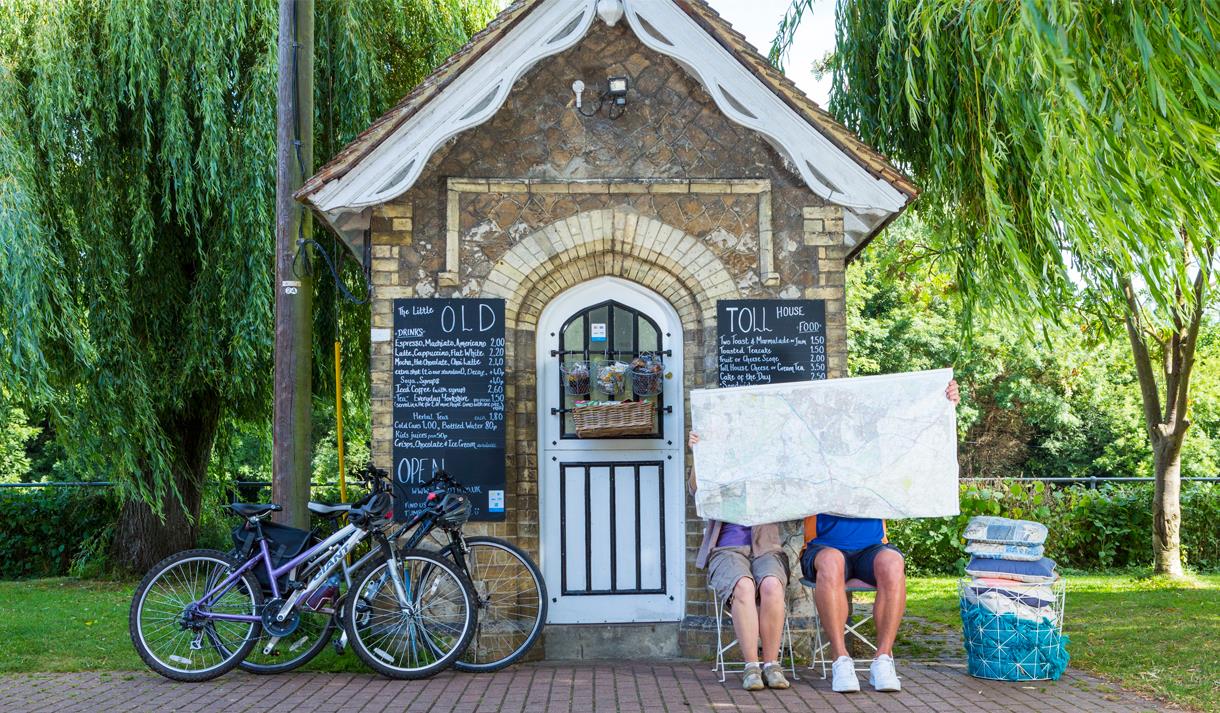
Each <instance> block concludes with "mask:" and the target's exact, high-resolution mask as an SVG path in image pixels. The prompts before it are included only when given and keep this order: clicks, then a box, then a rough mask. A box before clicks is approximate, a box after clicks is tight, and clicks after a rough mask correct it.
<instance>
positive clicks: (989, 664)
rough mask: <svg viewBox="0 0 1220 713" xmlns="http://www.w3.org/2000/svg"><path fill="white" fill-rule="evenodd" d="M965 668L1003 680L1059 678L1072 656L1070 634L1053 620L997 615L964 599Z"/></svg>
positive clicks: (974, 672) (962, 607) (984, 676)
mask: <svg viewBox="0 0 1220 713" xmlns="http://www.w3.org/2000/svg"><path fill="white" fill-rule="evenodd" d="M961 613H962V634H963V640H964V644H965V647H966V671H967V672H968V673H969V674H970V675H971V676H977V677H979V678H989V679H995V680H1000V681H1039V680H1046V679H1052V680H1059V677H1060V676H1062V675H1063V672H1064V671H1065V670H1066V669H1067V665H1068V661H1069V660H1070V658H1071V657H1070V656H1069V655H1068V651H1067V644H1068V637H1067V636H1064V635H1063V633H1062V632H1060V630H1059V627H1058V626H1056V625H1055V624H1054V623H1052V622H1051V621H1050V619H1043V620H1041V621H1037V622H1035V621H1029V620H1027V619H1021V618H1018V617H1016V616H1014V615H1012V614H1002V615H996V614H995V613H994V612H992V611H990V610H988V609H987V608H986V607H984V606H981V605H979V604H973V603H971V602H969V601H967V600H965V599H963V600H962V601H961Z"/></svg>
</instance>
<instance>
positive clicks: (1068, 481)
mask: <svg viewBox="0 0 1220 713" xmlns="http://www.w3.org/2000/svg"><path fill="white" fill-rule="evenodd" d="M1181 480H1182V482H1184V483H1186V482H1189V483H1220V476H1208V477H1189V478H1182V479H1181ZM999 481H1002V482H1005V483H1010V482H1018V483H1054V484H1055V485H1081V486H1086V487H1089V488H1092V489H1094V490H1096V489H1097V486H1098V485H1107V484H1109V483H1155V482H1156V478H1152V477H1143V478H1126V477H1123V478H1098V477H1097V476H1092V475H1091V476H1089V477H1087V478H962V482H965V483H994V482H999Z"/></svg>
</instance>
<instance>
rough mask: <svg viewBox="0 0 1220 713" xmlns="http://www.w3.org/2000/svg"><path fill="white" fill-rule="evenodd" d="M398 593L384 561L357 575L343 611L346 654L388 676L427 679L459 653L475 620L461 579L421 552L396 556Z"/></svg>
mask: <svg viewBox="0 0 1220 713" xmlns="http://www.w3.org/2000/svg"><path fill="white" fill-rule="evenodd" d="M397 557H398V566H399V574H400V575H401V577H402V587H403V592H402V593H403V595H404V596H405V600H400V599H399V595H398V591H397V587H396V586H395V585H394V583H393V581H392V580H391V577H390V572H389V562H380V563H378V564H376V565H374V566H372V567H370V568H369V569H368V570H366V571H365V572H364V573H363V574H360V575H357V577H356V583H355V584H354V585H353V586H352V589H351V592H350V593H349V596H348V598H347V604H346V605H345V606H344V608H343V622H344V627H345V628H346V629H347V632H348V638H349V643H350V644H351V647H352V650H353V651H355V652H356V655H357V656H359V657H360V659H361V660H362V661H364V663H366V664H368V666H369V667H370V668H372V669H373V670H374V671H377V672H378V673H380V674H381V675H383V676H388V677H390V678H405V679H416V678H427V677H428V676H432V675H434V674H436V673H438V672H440V671H442V670H444V669H446V668H448V667H449V666H450V665H451V664H452V663H453V662H454V660H455V659H457V658H458V657H459V656H461V655H462V652H463V651H465V649H466V645H467V644H468V643H469V642H470V637H471V635H472V634H473V633H474V628H475V622H476V620H477V614H476V611H475V609H476V607H475V602H474V595H473V594H472V592H471V588H470V583H469V581H468V580H467V579H466V577H465V575H463V574H462V573H461V572H459V571H458V569H457V567H456V566H455V565H454V564H453V563H452V562H450V561H449V560H447V559H444V558H442V557H439V556H437V555H436V554H434V553H431V552H425V551H423V550H404V551H402V552H400V553H399V554H398V555H397Z"/></svg>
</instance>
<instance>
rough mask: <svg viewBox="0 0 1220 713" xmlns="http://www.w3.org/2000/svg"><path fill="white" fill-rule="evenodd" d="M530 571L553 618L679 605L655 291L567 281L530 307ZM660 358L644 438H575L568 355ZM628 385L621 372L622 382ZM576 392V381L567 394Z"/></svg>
mask: <svg viewBox="0 0 1220 713" xmlns="http://www.w3.org/2000/svg"><path fill="white" fill-rule="evenodd" d="M537 343H538V351H537V375H538V434H539V443H538V455H539V463H538V468H539V483H540V494H539V499H540V507H539V510H540V513H541V520H542V521H541V523H540V524H541V530H542V538H541V540H542V542H541V550H542V553H541V554H542V570H543V574H544V576H545V577H546V585H547V592H548V593H549V595H550V596H551V603H550V608H549V617H548V620H549V621H550V622H551V623H556V624H577V623H608V622H653V621H678V620H680V619H681V618H682V615H683V603H684V601H685V582H686V577H685V561H686V558H685V553H684V545H685V542H684V540H685V537H684V533H685V522H684V517H685V507H684V506H685V497H684V486H683V480H684V472H685V468H684V465H683V457H684V454H685V450H684V448H683V444H682V439H683V435H684V428H683V419H682V398H683V396H682V324H681V322H680V321H679V319H678V314H677V312H675V311H674V308H673V307H672V306H671V305H670V304H669V303H668V302H666V301H665V300H664V299H663V298H662V297H660V296H659V295H657V294H656V293H654V292H652V291H650V290H647V289H645V288H643V287H641V286H639V285H637V284H635V283H633V282H628V281H627V280H621V279H618V278H613V277H605V278H599V279H596V280H592V281H590V282H587V283H584V284H582V285H578V286H576V287H573V288H571V289H570V290H568V291H566V292H564V293H562V294H561V295H559V296H558V297H556V298H555V299H554V300H553V301H552V302H551V303H550V304H549V305H548V306H547V307H546V309H544V310H543V312H542V317H541V319H540V320H539V323H538V332H537ZM642 354H652V355H655V356H657V357H659V358H660V359H662V360H663V361H664V364H665V368H664V372H663V374H664V378H663V379H662V384H663V386H662V389H661V393H659V394H657V395H655V396H645V397H640V396H637V395H635V394H634V392H633V391H632V390H631V389H630V388H629V389H628V390H627V392H626V394H625V396H626V397H627V398H643V399H644V400H647V401H650V402H652V403H653V411H654V419H653V428H652V430H651V432H650V433H647V434H641V435H636V436H627V437H612V438H580V437H578V436H577V434H576V432H575V427H574V423H573V420H572V409H574V408H575V404H576V402H577V401H578V400H584V399H593V400H605V399H607V398H608V397H607V395H606V394H605V392H603V391H602V390H601V389H600V387H599V385H598V383H597V378H596V377H597V368H596V365H595V364H594V366H593V368H592V369H591V371H592V374H591V377H592V378H591V379H590V382H591V383H590V387H589V391H590V394H589V395H588V396H578V395H572V394H570V393H568V391H570V390H573V389H568V388H566V387H565V377H564V375H563V373H562V371H561V366H562V365H563V364H570V363H571V362H575V361H584V362H596V361H598V360H619V361H625V362H630V361H631V360H632V359H634V358H636V357H638V356H640V355H642ZM628 383H630V379H629V378H628ZM574 390H575V391H580V390H581V389H580V388H576V389H574Z"/></svg>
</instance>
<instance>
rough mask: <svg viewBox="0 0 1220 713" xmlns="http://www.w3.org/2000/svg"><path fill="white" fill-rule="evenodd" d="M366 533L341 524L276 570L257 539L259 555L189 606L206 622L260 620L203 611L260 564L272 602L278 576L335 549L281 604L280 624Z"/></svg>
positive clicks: (277, 595) (277, 590)
mask: <svg viewBox="0 0 1220 713" xmlns="http://www.w3.org/2000/svg"><path fill="white" fill-rule="evenodd" d="M368 534H369V533H368V531H367V530H362V529H360V528H358V527H356V526H355V525H351V524H349V525H345V526H344V527H342V528H340V529H339V530H338V531H336V532H335V533H334V534H332V535H331V536H330V537H328V538H326V539H325V540H323V541H321V542H319V543H318V544H316V545H314V546H313V547H310V548H309V549H307V550H305V551H304V552H302V553H301V554H299V555H297V556H296V557H294V558H292V559H291V560H289V561H288V562H285V563H284V564H283V565H281V566H279V567H275V566H274V564H273V563H272V561H271V551H270V550H269V549H268V548H267V540H266V539H264V538H262V537H260V538H259V541H258V545H259V553H258V554H257V555H255V556H254V557H251V558H250V559H249V560H247V561H246V563H245V564H243V565H242V566H241V567H238V568H237V569H236V570H234V571H233V572H232V573H231V574H230V575H229V576H228V577H226V578H225V579H224V581H222V582H221V583H220V584H218V585H216V586H215V587H213V588H212V589H210V590H209V591H208V592H207V593H206V594H204V595H203V596H202V597H200V598H199V599H198V600H197V601H195V602H194V603H193V604H192V605H191V607H192V609H193V610H194V611H195V613H197V614H198V615H199V616H202V617H204V618H207V619H220V620H225V621H246V622H259V621H262V617H259V616H252V615H249V614H222V613H218V612H212V611H208V610H207V608H208V607H209V606H211V605H212V603H213V602H215V600H217V599H219V598H220V597H221V596H224V594H226V593H227V592H228V591H229V590H230V589H231V588H232V587H233V585H234V584H235V583H236V582H237V581H238V580H239V579H240V578H241V576H242V575H243V574H245V573H246V572H248V571H250V570H251V569H253V568H254V567H256V566H257V565H258V564H259V563H260V562H261V563H262V564H263V566H264V567H266V572H267V574H268V578H269V579H270V581H271V594H272V597H273V598H274V599H279V598H280V585H279V581H278V580H279V578H280V577H282V576H283V575H285V574H287V573H289V572H291V571H292V570H293V569H295V568H297V567H299V566H300V565H301V563H303V562H306V561H309V560H310V559H313V558H314V557H315V556H317V555H318V554H319V553H322V552H325V551H326V550H328V549H331V548H336V546H337V548H336V549H335V551H334V552H333V553H332V554H331V555H330V559H328V560H327V561H326V564H324V565H323V566H322V568H321V569H320V571H319V572H318V573H317V574H316V575H314V578H313V579H312V580H310V582H309V584H308V585H306V586H305V587H304V588H302V589H298V590H296V591H294V592H293V593H292V594H291V595H290V596H289V598H288V601H286V602H284V606H282V607H280V613H279V614H277V618H278V619H279V620H280V621H283V619H284V618H287V616H286V614H284V612H290V611H292V609H293V607H294V606H295V605H296V603H297V602H298V601H300V600H301V598H302V597H305V596H308V595H309V594H310V593H311V592H313V591H314V590H315V589H317V588H318V587H320V586H321V585H322V583H323V582H324V581H325V580H326V577H327V576H329V575H330V573H331V572H332V571H334V569H335V567H336V566H338V565H339V564H340V563H341V562H342V561H343V558H344V557H345V556H347V554H348V553H349V552H351V551H352V550H353V549H355V547H356V545H358V544H360V542H361V541H363V540H364V538H365V537H367V536H368ZM370 554H371V553H370ZM361 561H363V560H361Z"/></svg>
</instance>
